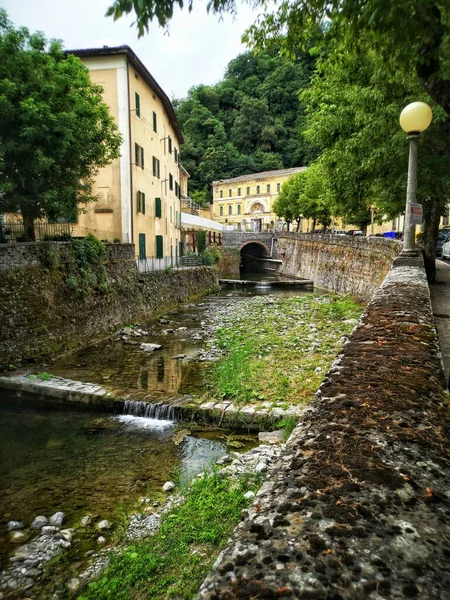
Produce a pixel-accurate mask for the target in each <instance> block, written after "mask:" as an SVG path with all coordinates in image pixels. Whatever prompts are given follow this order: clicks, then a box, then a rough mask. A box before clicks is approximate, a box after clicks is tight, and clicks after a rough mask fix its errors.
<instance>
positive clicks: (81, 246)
mask: <svg viewBox="0 0 450 600" xmlns="http://www.w3.org/2000/svg"><path fill="white" fill-rule="evenodd" d="M105 255H106V250H105V245H104V244H103V243H102V242H101V241H100V240H99V239H98V238H96V237H95V235H92V234H88V235H87V236H86V237H85V238H84V239H82V240H76V239H71V240H70V241H69V260H68V263H67V278H66V283H67V286H68V287H69V289H70V290H72V291H73V292H75V293H76V294H78V295H80V296H87V295H88V294H89V293H91V292H93V291H99V292H105V291H106V288H107V279H106V266H105Z"/></svg>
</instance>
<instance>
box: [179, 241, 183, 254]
mask: <svg viewBox="0 0 450 600" xmlns="http://www.w3.org/2000/svg"><path fill="white" fill-rule="evenodd" d="M183 254H184V248H183V242H178V256H180V257H181V256H183Z"/></svg>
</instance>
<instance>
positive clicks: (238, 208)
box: [237, 204, 241, 215]
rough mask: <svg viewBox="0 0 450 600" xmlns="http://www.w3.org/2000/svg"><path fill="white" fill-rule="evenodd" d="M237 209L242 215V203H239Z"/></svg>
mask: <svg viewBox="0 0 450 600" xmlns="http://www.w3.org/2000/svg"><path fill="white" fill-rule="evenodd" d="M237 211H238V213H237V214H238V215H240V214H241V205H240V204H238V207H237Z"/></svg>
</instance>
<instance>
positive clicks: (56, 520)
mask: <svg viewBox="0 0 450 600" xmlns="http://www.w3.org/2000/svg"><path fill="white" fill-rule="evenodd" d="M65 518H66V515H65V514H64V513H63V512H61V511H59V512H56V513H55V514H54V515H52V516H51V517H50V519H49V523H50V525H54V526H55V527H61V525H62V524H63V523H64V521H65Z"/></svg>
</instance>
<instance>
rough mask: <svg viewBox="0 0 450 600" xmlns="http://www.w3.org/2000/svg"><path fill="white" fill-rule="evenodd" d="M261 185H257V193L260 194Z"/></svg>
mask: <svg viewBox="0 0 450 600" xmlns="http://www.w3.org/2000/svg"><path fill="white" fill-rule="evenodd" d="M260 189H261V187H260V186H259V185H257V186H256V193H257V194H259V191H260Z"/></svg>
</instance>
